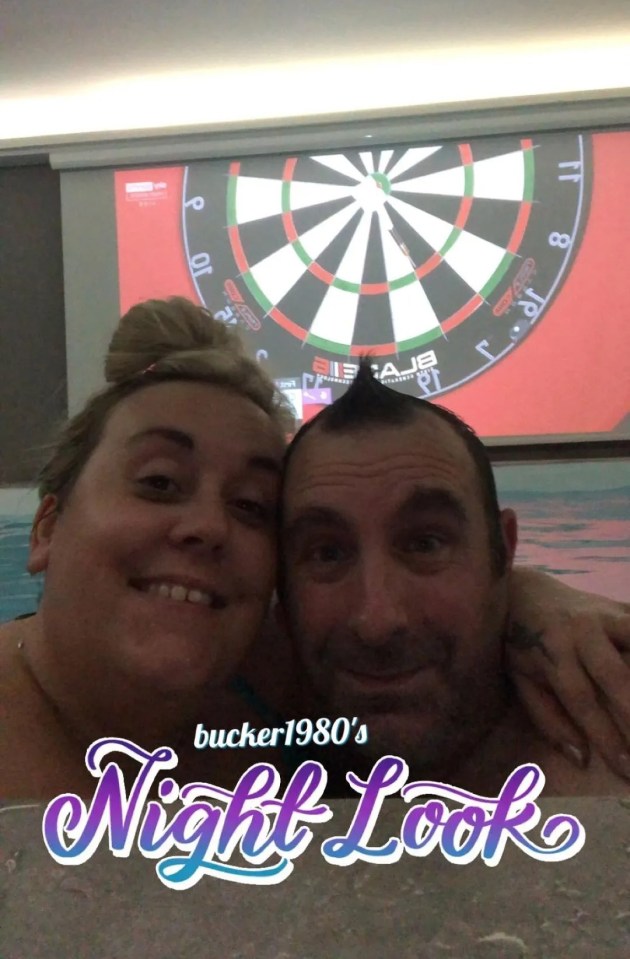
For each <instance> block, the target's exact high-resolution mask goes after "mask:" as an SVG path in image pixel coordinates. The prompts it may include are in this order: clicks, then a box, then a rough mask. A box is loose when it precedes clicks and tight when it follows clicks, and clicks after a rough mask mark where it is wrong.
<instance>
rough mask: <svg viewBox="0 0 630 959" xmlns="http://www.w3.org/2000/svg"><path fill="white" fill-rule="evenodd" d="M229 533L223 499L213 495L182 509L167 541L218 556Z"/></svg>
mask: <svg viewBox="0 0 630 959" xmlns="http://www.w3.org/2000/svg"><path fill="white" fill-rule="evenodd" d="M229 533H230V513H229V507H228V504H227V503H225V501H224V500H223V498H222V497H221V496H220V495H218V494H214V495H211V496H207V495H206V496H204V497H203V498H200V497H199V498H192V499H190V500H189V501H188V502H186V503H185V504H182V507H181V509H180V511H179V514H178V516H177V520H176V522H175V523H174V524H173V526H172V528H171V532H170V538H171V541H172V542H173V543H175V545H177V546H185V547H188V548H193V549H199V550H201V551H204V550H208V551H209V552H212V553H216V554H220V553H222V552H223V550H224V549H225V546H226V544H227V541H228V538H229Z"/></svg>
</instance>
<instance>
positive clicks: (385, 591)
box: [348, 556, 409, 646]
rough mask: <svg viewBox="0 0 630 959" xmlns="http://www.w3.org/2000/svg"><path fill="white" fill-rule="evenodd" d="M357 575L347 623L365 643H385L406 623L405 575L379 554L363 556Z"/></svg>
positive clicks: (407, 623)
mask: <svg viewBox="0 0 630 959" xmlns="http://www.w3.org/2000/svg"><path fill="white" fill-rule="evenodd" d="M356 576H357V579H356V583H355V588H354V590H353V596H352V600H351V603H350V607H351V609H350V614H349V617H348V625H349V626H350V628H351V629H352V630H353V631H354V632H355V634H356V635H357V636H358V637H359V638H360V639H361V640H362V641H363V642H364V643H366V644H368V645H372V646H380V645H384V644H385V643H387V642H389V641H390V640H391V639H392V638H393V637H396V636H400V634H401V633H403V632H405V631H406V629H407V627H408V625H409V620H408V615H407V602H406V591H405V588H404V582H403V579H404V577H403V576H402V575H401V570H400V568H399V567H397V564H396V563H394V562H393V560H391V559H388V558H384V557H382V556H377V557H370V558H366V559H365V560H364V561H363V562H362V563H361V564H360V565H359V567H358V568H357V570H356Z"/></svg>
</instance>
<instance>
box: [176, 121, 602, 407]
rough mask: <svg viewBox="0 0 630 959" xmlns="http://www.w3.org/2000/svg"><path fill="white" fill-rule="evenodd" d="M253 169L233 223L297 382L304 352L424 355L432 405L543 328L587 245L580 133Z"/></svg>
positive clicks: (243, 267)
mask: <svg viewBox="0 0 630 959" xmlns="http://www.w3.org/2000/svg"><path fill="white" fill-rule="evenodd" d="M569 150H570V151H571V152H570V153H569V152H568V151H569ZM256 159H257V158H251V159H248V160H240V161H233V162H232V163H231V164H230V165H229V171H228V189H227V216H226V221H227V222H226V225H227V232H228V237H229V242H230V248H231V253H232V257H233V260H234V262H235V266H236V269H237V271H238V272H237V274H236V277H237V278H238V279H240V281H241V282H242V284H243V287H244V292H245V293H246V294H247V295H248V296H249V302H250V304H251V306H252V307H253V308H255V309H256V310H257V311H258V313H259V314H260V315H261V317H262V319H263V324H266V326H264V328H263V335H264V333H265V330H266V331H267V334H268V335H269V336H271V333H272V326H275V328H276V330H277V331H278V332H277V334H274V337H275V341H277V342H278V343H279V342H280V341H279V340H278V336H282V335H284V337H285V339H286V342H285V346H284V347H282V349H283V350H285V351H286V350H290V346H289V344H290V342H291V341H292V342H293V343H295V346H296V347H297V348H298V349H299V351H300V353H299V360H298V359H296V361H295V363H294V365H295V367H296V368H299V367H300V366H301V367H302V368H303V369H308V354H305V353H304V350H305V348H310V349H311V350H312V351H314V353H315V354H317V355H318V357H319V358H321V357H326V356H328V357H329V359H330V360H331V362H333V363H334V362H335V361H339V360H340V358H342V357H356V356H359V355H362V354H365V353H370V354H371V355H372V356H374V357H382V358H383V360H385V359H386V358H387V357H390V358H393V357H394V356H395V357H396V358H397V359H400V358H401V357H402V358H403V359H404V356H405V354H411V353H414V352H416V353H417V351H418V350H419V349H424V350H427V349H429V347H430V348H431V349H432V350H433V352H434V355H435V363H434V365H435V367H436V370H437V371H439V378H435V377H434V380H435V388H434V390H433V391H434V392H444V391H445V390H448V389H452V388H454V387H455V386H458V385H460V384H461V383H463V382H466V381H467V380H468V379H470V378H472V377H474V376H476V375H478V374H479V373H480V372H482V371H483V370H484V369H485V368H487V367H488V366H490V365H492V364H493V363H494V362H496V361H497V360H498V359H500V358H501V357H502V356H505V355H506V354H507V353H508V352H509V351H510V350H511V349H513V348H514V347H515V346H516V345H518V343H519V342H521V341H522V339H523V338H524V337H525V336H526V335H527V334H528V333H529V332H530V331H531V329H532V328H533V327H534V325H535V324H536V323H537V322H539V321H540V319H541V318H542V316H543V314H544V312H545V309H546V308H547V306H548V305H549V303H550V302H551V300H552V298H553V296H554V295H555V293H556V292H557V290H558V288H559V284H560V282H561V279H562V276H563V274H564V273H565V272H566V267H567V265H568V263H569V262H570V260H571V258H572V257H573V255H574V252H575V250H576V249H577V246H578V245H579V243H578V240H579V237H580V235H581V228H582V226H583V222H584V219H585V216H584V211H585V206H586V205H585V203H584V199H585V196H586V189H587V187H588V185H589V182H590V181H589V174H590V169H589V167H588V163H587V162H586V151H585V144H584V142H583V138H582V137H581V136H577V135H564V137H557V136H556V137H555V138H554V137H541V138H539V141H538V142H535V141H534V140H533V139H531V138H520V139H517V138H487V139H485V140H478V141H473V142H472V143H466V144H458V145H455V144H444V145H441V146H440V145H438V146H431V147H410V148H397V149H379V150H373V151H353V152H347V153H340V154H332V155H313V156H290V157H277V158H266V166H265V171H264V172H265V173H266V174H268V173H269V172H271V173H272V175H271V176H269V175H265V176H261V175H260V168H257V167H256ZM565 168H567V169H568V170H569V173H568V174H565V175H564V176H563V175H562V170H563V169H565ZM191 169H192V168H191ZM559 171H560V173H559ZM572 171H577V172H575V173H573V172H572ZM561 181H566V182H561ZM197 186H198V184H197V183H195V187H197ZM186 192H187V195H188V196H189V195H191V193H190V192H189V190H188V189H187V191H186ZM196 192H197V193H200V194H201V195H203V189H201V190H199V189H196ZM187 202H188V203H189V204H190V202H191V201H190V200H188V201H187ZM192 216H194V213H190V214H189V215H188V216H187V218H186V230H187V236H188V240H189V246H190V247H191V250H190V251H189V261H190V256H191V253H192V254H194V249H195V245H194V243H193V244H191V243H190V240H191V238H193V237H194V235H195V234H194V230H193V229H192V228H191V227H190V225H189V217H192ZM554 236H555V237H561V238H562V242H557V243H554V242H552V238H553V237H554ZM197 245H198V244H197ZM198 289H199V292H200V295H201V297H202V299H203V300H204V302H206V303H207V305H208V306H210V308H212V307H213V303H212V302H211V300H212V296H214V297H216V293H211V290H210V287H209V286H208V283H207V281H205V280H204V279H203V278H202V280H201V281H200V282H198ZM528 297H529V299H528ZM269 321H272V326H271V327H270V326H269ZM309 352H310V351H309ZM400 365H402V364H400ZM409 375H411V374H409ZM330 378H331V380H334V379H335V377H334V376H332V375H331V377H330ZM403 378H405V377H403ZM407 378H409V377H407ZM324 379H325V377H324Z"/></svg>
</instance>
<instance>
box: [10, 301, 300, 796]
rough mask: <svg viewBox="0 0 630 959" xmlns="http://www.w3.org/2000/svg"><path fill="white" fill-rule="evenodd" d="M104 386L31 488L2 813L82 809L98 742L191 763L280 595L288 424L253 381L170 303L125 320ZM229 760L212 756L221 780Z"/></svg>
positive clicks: (235, 348) (204, 329)
mask: <svg viewBox="0 0 630 959" xmlns="http://www.w3.org/2000/svg"><path fill="white" fill-rule="evenodd" d="M106 375H107V380H108V382H109V386H108V387H107V388H106V389H105V390H103V391H102V392H101V393H99V394H97V395H96V396H95V397H93V398H92V399H91V400H90V401H89V402H88V404H87V405H86V407H85V409H84V410H83V411H82V412H81V413H79V414H78V415H77V416H76V417H74V418H73V419H72V420H71V421H70V422H69V423H68V425H67V426H66V428H65V430H64V432H63V434H62V436H61V439H60V441H59V442H58V444H57V446H56V449H55V450H54V452H53V455H52V456H51V458H50V459H49V461H48V463H47V464H46V466H45V467H44V469H43V471H42V474H41V477H40V496H41V503H40V506H39V509H38V511H37V514H36V516H35V520H34V523H33V529H32V535H31V547H30V558H29V567H28V568H29V571H30V572H31V573H39V572H43V573H44V574H45V585H44V591H43V596H42V601H41V604H40V608H39V610H38V612H37V613H36V614H35V615H34V616H32V617H30V618H27V619H22V620H20V621H16V622H13V623H9V624H7V625H6V626H4V627H3V628H2V631H1V633H0V636H1V640H2V641H1V644H0V657H1V659H0V674H1V675H2V677H3V679H2V689H1V696H0V701H1V702H2V708H3V711H4V716H3V722H2V729H1V732H0V769H1V770H2V772H1V777H2V782H1V784H0V796H2V797H3V798H7V797H20V798H42V797H45V796H50V795H53V794H55V793H57V792H61V791H65V790H67V789H69V788H70V789H74V790H79V791H82V792H89V790H90V787H91V786H93V783H92V781H91V778H90V777H89V775H88V773H87V771H86V769H85V766H84V755H85V749H86V746H87V745H88V744H89V743H90V741H93V740H95V739H96V738H98V737H100V736H121V737H127V738H129V739H132V740H134V741H135V742H137V743H138V744H141V745H142V746H145V747H148V748H151V747H153V746H156V745H158V744H163V743H166V744H170V745H173V746H176V747H177V749H178V752H179V754H180V756H181V757H182V759H183V760H186V759H190V760H193V759H194V749H193V746H192V735H191V736H187V735H186V733H187V732H188V730H189V728H190V727H191V726H193V725H194V723H195V722H197V721H199V719H200V717H202V716H204V715H205V711H204V710H205V706H206V703H207V700H208V695H209V693H208V690H209V688H210V687H212V686H219V685H222V684H224V682H225V680H226V678H227V676H228V675H230V674H231V673H232V672H233V671H234V669H235V668H236V666H237V664H238V663H239V662H240V660H241V659H242V658H243V656H244V654H245V652H246V650H247V648H248V647H249V646H250V645H251V643H252V642H253V641H254V639H255V637H256V636H257V635H258V633H259V631H260V629H261V626H262V623H263V620H264V618H265V614H266V611H267V607H268V604H269V598H270V595H271V592H272V589H273V584H274V575H275V513H276V506H277V496H278V482H279V475H280V467H281V461H282V454H283V446H284V436H285V434H286V432H287V431H288V430H289V429H290V428H291V422H292V420H291V417H290V414H289V413H288V409H287V407H286V406H285V404H284V401H283V399H282V396H281V395H280V394H279V393H278V391H277V390H276V389H275V387H274V386H273V384H272V383H271V382H270V381H269V380H268V379H267V378H266V376H265V375H264V374H263V372H262V370H261V369H260V367H259V366H258V365H257V364H256V363H254V362H253V361H251V360H249V359H248V358H247V357H246V356H245V354H244V352H243V350H242V347H241V344H240V343H239V341H238V339H237V338H236V337H235V336H234V334H232V333H231V332H230V331H229V330H228V329H227V328H226V327H225V326H224V325H222V324H220V323H219V322H216V321H214V320H212V319H211V318H210V317H209V316H208V315H207V314H206V313H205V312H204V311H201V310H197V309H196V308H194V307H193V306H192V304H187V303H185V302H181V301H176V302H174V303H171V304H162V305H161V306H160V308H159V309H158V310H157V311H156V310H155V309H153V308H152V306H151V305H150V304H149V305H148V306H147V307H144V306H140V307H138V308H137V309H135V310H131V311H130V312H129V313H128V314H127V315H126V316H125V317H124V319H123V321H122V323H121V325H120V327H119V329H118V330H117V332H116V334H115V336H114V339H113V341H112V346H111V350H110V355H109V357H108V361H107V371H106ZM232 757H234V753H233V752H232V753H231V754H230V753H229V752H223V753H221V754H218V758H219V761H220V762H222V763H223V764H224V765H226V766H227V767H228V771H230V770H229V767H230V765H231V759H232ZM181 766H182V763H180V770H179V772H182V768H181ZM204 767H205V769H206V770H207V759H206V761H205V764H204ZM226 775H227V773H226V772H225V771H224V772H223V773H220V774H219V778H221V776H223V778H225V776H226Z"/></svg>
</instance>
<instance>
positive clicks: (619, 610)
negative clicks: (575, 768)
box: [506, 566, 630, 780]
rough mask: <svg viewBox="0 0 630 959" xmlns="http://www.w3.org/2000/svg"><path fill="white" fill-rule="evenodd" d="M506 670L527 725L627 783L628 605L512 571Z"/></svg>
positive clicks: (533, 572)
mask: <svg viewBox="0 0 630 959" xmlns="http://www.w3.org/2000/svg"><path fill="white" fill-rule="evenodd" d="M510 618H511V624H510V630H509V634H508V638H507V656H506V659H507V665H508V669H509V670H510V672H511V675H512V679H513V681H514V684H515V686H516V688H517V690H518V692H519V695H520V697H521V699H522V701H523V703H524V704H525V706H526V708H527V710H528V712H529V715H530V718H531V720H532V722H534V723H535V725H536V726H537V728H538V729H539V731H540V732H541V733H542V735H543V736H544V737H545V738H546V739H547V740H548V741H550V742H552V743H553V744H554V745H556V746H557V747H558V748H560V749H561V750H562V751H563V752H564V753H565V755H567V757H569V758H571V759H572V760H573V762H575V763H576V764H578V765H582V766H584V765H586V764H587V762H588V757H589V745H590V746H591V747H592V748H593V749H595V750H596V751H597V752H599V753H600V754H601V755H602V756H603V757H604V759H605V761H606V762H607V764H608V765H609V766H610V768H611V769H613V770H614V771H615V772H616V773H617V774H619V775H622V776H624V777H625V778H626V779H628V780H630V603H619V602H616V601H614V600H611V599H607V598H605V597H603V596H597V595H595V594H594V593H586V592H582V591H581V590H577V589H573V588H572V587H570V586H567V585H566V584H564V583H561V582H559V581H558V580H557V579H554V578H553V577H552V576H549V575H548V574H547V573H542V572H540V571H539V570H535V569H531V568H529V567H524V566H516V567H514V569H513V572H512V590H511V601H510Z"/></svg>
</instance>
